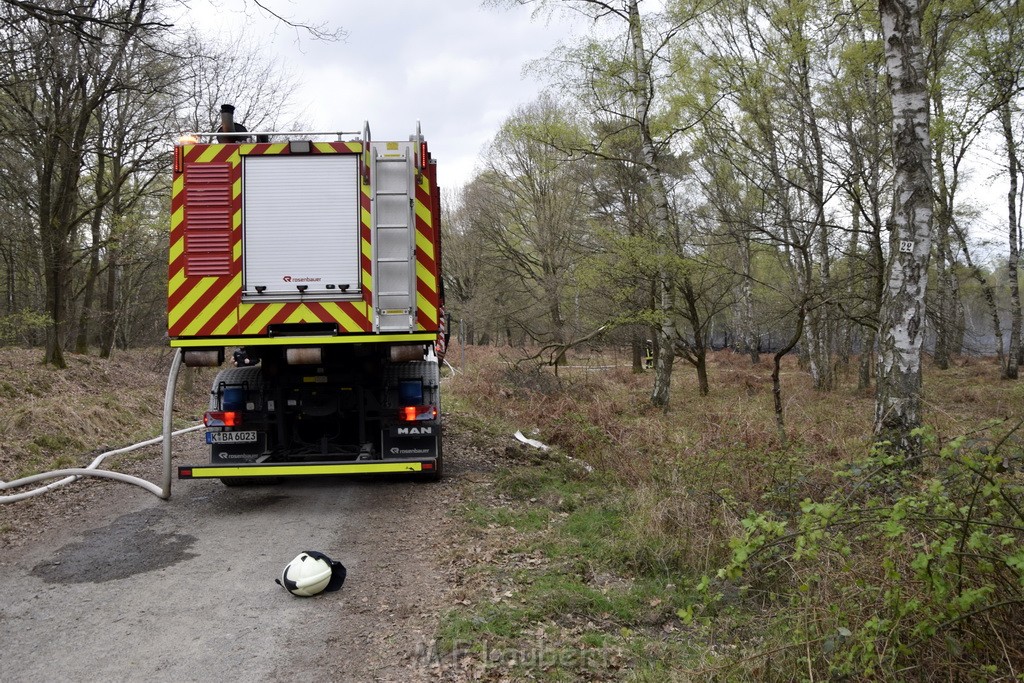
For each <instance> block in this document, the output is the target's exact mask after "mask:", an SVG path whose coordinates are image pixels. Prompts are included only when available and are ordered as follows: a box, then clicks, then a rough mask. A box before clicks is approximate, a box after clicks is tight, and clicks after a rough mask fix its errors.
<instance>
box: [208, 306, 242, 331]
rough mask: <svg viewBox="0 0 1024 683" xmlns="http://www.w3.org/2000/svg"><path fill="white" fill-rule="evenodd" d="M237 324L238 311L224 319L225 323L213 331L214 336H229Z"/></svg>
mask: <svg viewBox="0 0 1024 683" xmlns="http://www.w3.org/2000/svg"><path fill="white" fill-rule="evenodd" d="M237 324H238V310H237V309H235V310H234V311H232V312H231V313H230V314H229V315H228V317H226V318H224V322H222V323H221V324H220V325H217V327H215V328H214V329H213V334H228V333H230V332H231V331H232V330H234V329H235V325H237Z"/></svg>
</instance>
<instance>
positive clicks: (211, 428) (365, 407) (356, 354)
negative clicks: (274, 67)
mask: <svg viewBox="0 0 1024 683" xmlns="http://www.w3.org/2000/svg"><path fill="white" fill-rule="evenodd" d="M231 111H233V110H231V109H230V107H228V106H225V107H224V111H223V112H222V113H223V115H224V122H223V124H222V126H221V131H220V134H219V135H216V134H215V135H211V136H209V139H207V141H204V142H201V141H199V140H198V139H197V138H195V137H186V138H183V139H182V140H181V141H179V144H178V145H177V146H176V147H175V150H174V173H173V176H174V179H173V190H172V198H171V234H170V239H171V245H170V268H169V286H168V308H167V310H168V334H169V336H170V344H171V346H172V347H179V348H181V349H182V351H183V360H184V363H185V365H187V366H210V365H221V364H222V363H224V361H225V357H226V353H225V350H226V349H229V350H231V349H235V348H237V349H238V350H237V351H234V352H233V354H232V355H233V357H234V361H233V362H232V361H229V365H237V367H227V368H226V369H223V370H221V371H220V372H219V373H218V374H217V376H216V379H215V380H214V382H213V387H212V389H211V392H210V402H209V407H208V408H209V409H208V411H207V412H206V415H205V418H204V422H205V424H206V427H207V429H206V442H207V444H209V448H210V462H209V464H196V465H189V466H182V467H179V469H178V476H179V478H183V479H189V478H191V479H195V478H211V477H212V478H219V479H221V480H222V481H224V483H226V484H234V483H242V482H252V481H260V480H266V479H265V478H277V477H286V476H302V475H329V474H379V473H399V472H409V473H416V474H418V475H421V476H423V477H425V478H430V479H438V478H440V476H441V472H442V454H441V420H440V409H441V404H440V386H439V385H440V382H439V379H440V375H439V362H440V359H443V352H444V345H445V342H446V339H445V320H444V313H443V290H442V287H441V277H440V263H441V242H440V220H439V219H440V207H439V193H438V187H437V175H436V165H435V162H434V160H433V159H432V158H431V156H430V152H429V151H428V148H427V143H426V141H425V140H424V139H423V137H422V136H421V135H420V133H419V130H418V128H419V126H417V131H416V133H415V134H414V135H412V136H410V138H409V139H408V140H402V141H384V142H378V141H376V140H371V139H370V130H369V126H368V125H364V127H363V130H362V131H357V132H344V131H343V132H336V133H331V134H329V135H330V136H331V137H332V138H333V139H332V140H331V141H327V142H321V141H317V139H318V138H323V137H325V136H326V135H325V134H323V133H316V134H298V133H273V132H265V133H259V132H252V133H250V132H248V131H245V132H244V133H243V132H239V131H244V129H241V128H240V127H237V125H236V124H234V123H233V122H232V120H231V116H230V114H231Z"/></svg>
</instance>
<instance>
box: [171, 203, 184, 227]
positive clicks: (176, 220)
mask: <svg viewBox="0 0 1024 683" xmlns="http://www.w3.org/2000/svg"><path fill="white" fill-rule="evenodd" d="M183 220H185V207H184V206H179V207H178V210H177V211H175V212H174V213H172V214H171V230H174V229H175V228H176V227H178V226H179V225H181V222H182V221H183Z"/></svg>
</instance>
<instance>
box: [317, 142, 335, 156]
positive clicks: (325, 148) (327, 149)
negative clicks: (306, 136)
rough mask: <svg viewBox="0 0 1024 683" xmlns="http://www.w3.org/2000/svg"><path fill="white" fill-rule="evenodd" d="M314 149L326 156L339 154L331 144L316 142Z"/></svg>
mask: <svg viewBox="0 0 1024 683" xmlns="http://www.w3.org/2000/svg"><path fill="white" fill-rule="evenodd" d="M313 149H315V150H316V151H318V152H323V153H324V154H337V152H335V151H334V148H333V147H331V143H329V142H314V143H313Z"/></svg>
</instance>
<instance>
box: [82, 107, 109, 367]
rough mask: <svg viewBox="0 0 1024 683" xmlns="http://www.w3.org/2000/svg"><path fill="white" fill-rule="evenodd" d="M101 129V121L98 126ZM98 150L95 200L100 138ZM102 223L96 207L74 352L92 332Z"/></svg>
mask: <svg viewBox="0 0 1024 683" xmlns="http://www.w3.org/2000/svg"><path fill="white" fill-rule="evenodd" d="M99 128H100V130H102V128H103V126H102V123H101V124H100V126H99ZM99 147H100V151H99V153H98V154H97V155H96V178H95V183H94V184H95V189H94V191H95V193H96V197H97V200H98V199H99V197H100V196H101V195H102V194H103V181H104V173H105V170H106V155H105V154H104V153H103V144H102V138H101V139H100V143H99ZM102 225H103V207H102V206H99V201H97V207H96V209H95V210H94V212H93V215H92V221H91V223H90V234H91V236H92V244H90V245H89V272H88V273H86V276H85V290H84V292H83V293H82V316H81V318H80V319H79V322H78V336H77V337H76V338H75V353H86V352H87V351H88V350H89V336H90V333H91V332H92V322H93V321H92V318H93V313H94V310H93V303H94V301H95V298H96V281H97V280H98V279H99V276H100V245H101V243H102V241H103V237H102V232H101V228H102Z"/></svg>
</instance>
